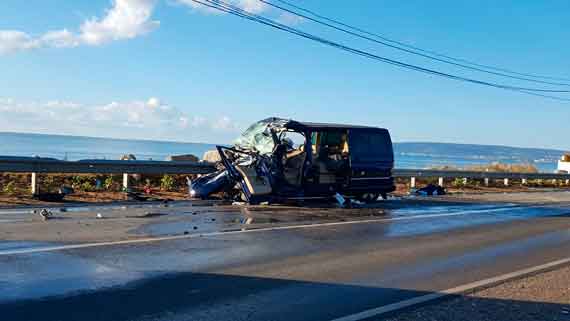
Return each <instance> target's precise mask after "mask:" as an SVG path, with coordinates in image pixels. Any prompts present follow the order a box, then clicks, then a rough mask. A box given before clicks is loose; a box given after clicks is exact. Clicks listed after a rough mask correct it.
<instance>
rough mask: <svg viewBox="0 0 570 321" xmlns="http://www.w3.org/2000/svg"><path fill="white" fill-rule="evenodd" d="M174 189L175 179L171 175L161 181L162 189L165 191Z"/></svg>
mask: <svg viewBox="0 0 570 321" xmlns="http://www.w3.org/2000/svg"><path fill="white" fill-rule="evenodd" d="M173 188H174V178H172V176H170V175H164V176H162V178H161V179H160V189H161V190H163V191H171V190H172V189H173Z"/></svg>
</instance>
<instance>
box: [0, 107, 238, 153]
mask: <svg viewBox="0 0 570 321" xmlns="http://www.w3.org/2000/svg"><path fill="white" fill-rule="evenodd" d="M0 128H2V130H7V131H20V132H40V133H63V134H74V135H92V136H115V137H122V138H145V139H176V140H178V139H181V138H186V139H187V140H199V141H206V142H220V141H222V140H225V141H230V140H231V139H232V138H233V137H235V136H236V135H237V134H238V133H239V132H240V131H241V130H240V126H238V125H237V124H236V123H235V122H234V121H233V120H232V119H230V118H229V117H227V116H223V115H220V116H216V117H212V118H205V117H203V116H197V115H196V116H193V115H190V114H188V113H185V112H183V111H181V110H180V109H178V108H175V107H173V106H170V105H167V104H165V103H163V102H161V100H160V99H158V98H156V97H152V98H150V99H148V100H146V101H145V100H136V101H129V102H111V103H107V104H101V105H84V104H79V103H76V102H70V101H59V100H55V101H49V102H44V103H41V102H21V101H17V100H14V99H10V98H1V97H0Z"/></svg>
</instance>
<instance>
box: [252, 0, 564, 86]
mask: <svg viewBox="0 0 570 321" xmlns="http://www.w3.org/2000/svg"><path fill="white" fill-rule="evenodd" d="M258 1H260V2H262V3H265V4H267V5H269V6H272V7H274V8H277V9H279V10H282V11H285V12H288V13H290V14H293V15H296V16H298V17H301V18H304V19H307V20H310V21H313V22H315V23H318V24H320V25H324V26H327V27H329V28H333V29H335V30H338V31H341V32H344V33H347V34H349V35H352V36H355V37H358V38H362V39H365V40H368V41H372V42H375V43H378V44H381V45H384V46H387V47H390V48H393V49H396V50H401V51H404V52H407V53H410V54H413V55H418V56H421V57H424V58H428V59H432V60H435V61H439V62H443V63H446V64H450V65H453V66H458V67H461V68H466V69H470V70H475V71H479V72H484V73H487V74H492V75H495V76H502V77H508V78H513V79H518V80H524V81H530V82H535V83H541V84H548V85H556V86H570V84H567V83H557V82H550V81H544V80H536V79H531V78H525V77H519V76H512V75H508V74H504V73H500V72H495V71H489V70H485V69H481V68H477V67H472V66H468V65H465V64H461V63H457V62H453V61H449V60H445V59H441V58H437V57H434V56H430V55H428V54H424V53H421V52H417V51H414V50H410V49H406V48H402V47H399V46H396V45H392V44H390V43H387V42H384V41H380V40H377V39H374V38H370V37H367V36H364V35H362V34H359V33H356V32H353V31H350V30H347V29H344V28H340V27H337V26H335V25H331V24H329V23H326V22H323V21H321V20H318V19H314V18H311V17H309V16H306V15H304V14H302V13H299V12H296V11H294V10H290V9H287V8H284V7H282V6H279V5H276V4H274V3H271V2H270V1H267V0H258ZM277 1H280V0H277ZM350 29H353V28H350Z"/></svg>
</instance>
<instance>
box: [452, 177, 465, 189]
mask: <svg viewBox="0 0 570 321" xmlns="http://www.w3.org/2000/svg"><path fill="white" fill-rule="evenodd" d="M451 185H453V186H454V187H464V186H465V185H466V182H465V180H464V179H463V178H459V177H458V178H456V179H454V180H453V182H452V183H451Z"/></svg>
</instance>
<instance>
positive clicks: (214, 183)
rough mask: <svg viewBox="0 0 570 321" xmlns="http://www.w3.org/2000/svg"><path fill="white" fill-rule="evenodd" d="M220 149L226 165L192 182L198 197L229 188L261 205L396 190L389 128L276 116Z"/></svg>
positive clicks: (363, 198)
mask: <svg viewBox="0 0 570 321" xmlns="http://www.w3.org/2000/svg"><path fill="white" fill-rule="evenodd" d="M217 151H218V153H219V156H220V159H221V164H222V166H221V169H220V170H219V171H218V172H216V173H212V174H210V175H206V176H203V177H200V178H199V179H197V180H196V181H194V182H192V184H191V194H192V195H193V196H195V197H201V198H207V197H209V196H210V195H211V194H213V193H218V192H224V193H225V195H227V196H229V197H231V198H235V199H236V200H241V201H246V202H249V203H251V204H256V203H260V202H279V201H282V200H284V199H299V200H303V199H315V198H330V197H331V196H333V195H335V194H337V193H338V194H341V195H343V196H346V197H350V198H356V199H358V200H361V201H369V202H370V201H375V200H377V199H378V198H379V197H380V196H381V197H382V198H384V199H385V198H386V197H387V194H388V193H390V192H392V191H394V190H395V187H394V179H393V177H392V169H393V167H394V153H393V150H392V141H391V138H390V133H389V132H388V130H386V129H384V128H376V127H366V126H353V125H341V124H323V123H308V122H299V121H295V120H290V119H282V118H276V117H272V118H267V119H264V120H261V121H259V122H257V123H255V124H253V125H251V126H250V127H249V128H248V129H247V130H246V131H245V132H244V133H243V134H242V135H241V136H240V137H239V138H238V139H237V140H236V142H235V144H234V146H232V147H226V146H217Z"/></svg>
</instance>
